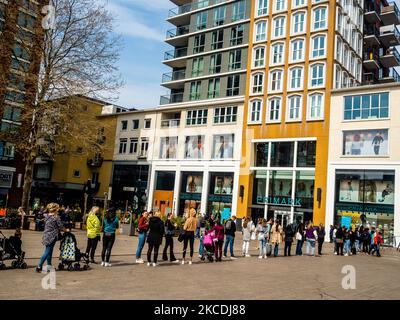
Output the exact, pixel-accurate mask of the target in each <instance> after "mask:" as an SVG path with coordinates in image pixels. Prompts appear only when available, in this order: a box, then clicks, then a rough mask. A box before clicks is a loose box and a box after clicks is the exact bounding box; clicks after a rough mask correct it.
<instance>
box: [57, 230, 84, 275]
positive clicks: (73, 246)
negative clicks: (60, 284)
mask: <svg viewBox="0 0 400 320" xmlns="http://www.w3.org/2000/svg"><path fill="white" fill-rule="evenodd" d="M81 261H82V262H83V267H82V269H83V270H88V269H89V257H87V255H86V254H82V253H81V251H80V250H79V249H78V246H77V242H76V238H75V235H73V234H72V233H71V232H69V231H67V232H64V234H63V236H62V239H61V244H60V263H59V265H58V270H61V271H62V270H65V269H67V270H68V271H79V270H81V264H80V262H81Z"/></svg>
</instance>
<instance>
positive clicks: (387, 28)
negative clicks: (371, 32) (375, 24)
mask: <svg viewBox="0 0 400 320" xmlns="http://www.w3.org/2000/svg"><path fill="white" fill-rule="evenodd" d="M390 33H394V36H395V37H396V39H398V40H400V32H399V30H398V29H397V27H396V26H395V25H394V24H393V25H390V26H383V27H381V28H380V35H381V36H384V35H386V34H390Z"/></svg>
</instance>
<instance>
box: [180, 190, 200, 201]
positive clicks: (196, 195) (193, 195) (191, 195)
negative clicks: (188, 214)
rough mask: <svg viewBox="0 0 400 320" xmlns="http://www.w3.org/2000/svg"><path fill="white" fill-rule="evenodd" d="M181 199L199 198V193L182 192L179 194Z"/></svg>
mask: <svg viewBox="0 0 400 320" xmlns="http://www.w3.org/2000/svg"><path fill="white" fill-rule="evenodd" d="M180 199H181V200H199V201H200V200H201V193H184V192H182V193H181V194H180Z"/></svg>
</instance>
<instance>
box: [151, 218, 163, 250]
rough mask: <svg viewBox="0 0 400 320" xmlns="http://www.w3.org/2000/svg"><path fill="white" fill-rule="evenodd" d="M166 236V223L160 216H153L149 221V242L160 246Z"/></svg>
mask: <svg viewBox="0 0 400 320" xmlns="http://www.w3.org/2000/svg"><path fill="white" fill-rule="evenodd" d="M163 236H164V223H163V222H162V220H161V219H160V218H157V217H151V218H150V221H149V234H148V235H147V243H148V244H152V245H155V246H159V245H161V243H162V238H163Z"/></svg>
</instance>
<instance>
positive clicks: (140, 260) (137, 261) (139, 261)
mask: <svg viewBox="0 0 400 320" xmlns="http://www.w3.org/2000/svg"><path fill="white" fill-rule="evenodd" d="M136 263H144V261H143V259H136Z"/></svg>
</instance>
